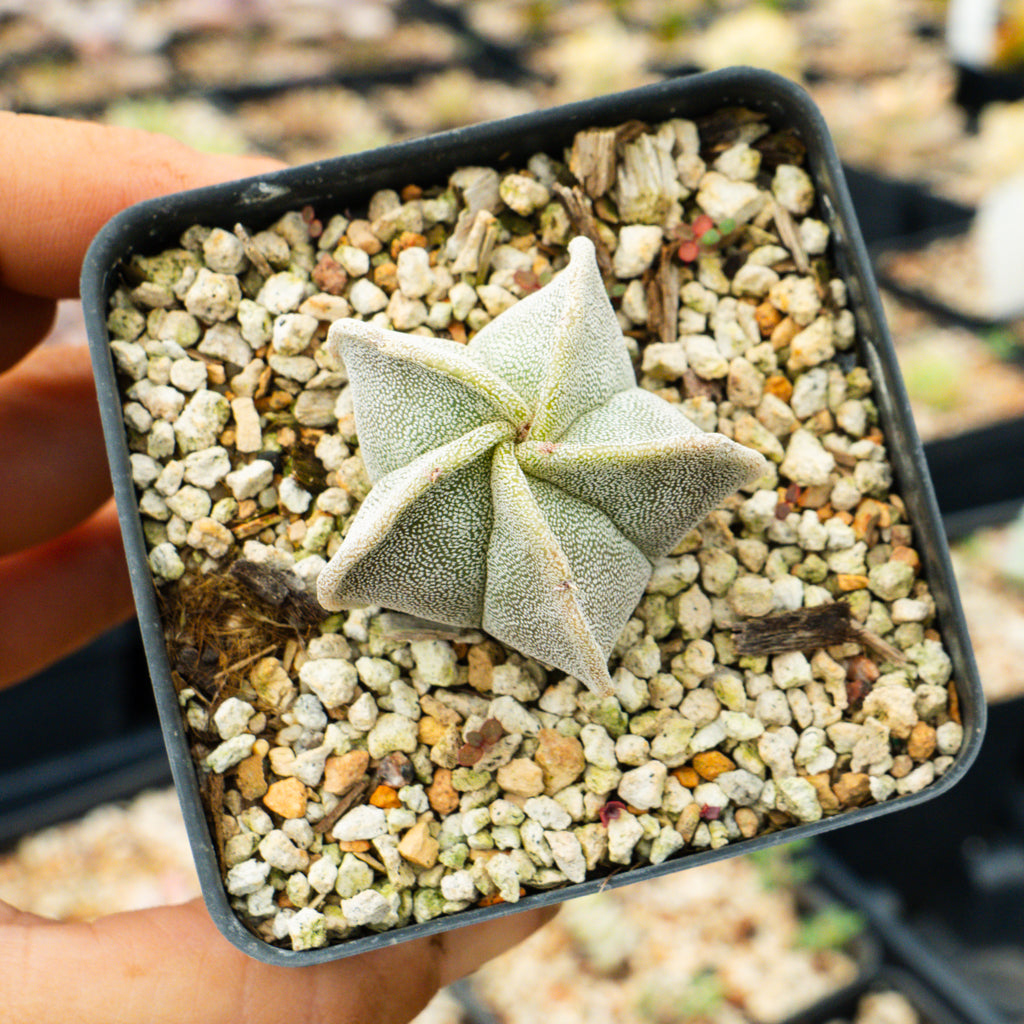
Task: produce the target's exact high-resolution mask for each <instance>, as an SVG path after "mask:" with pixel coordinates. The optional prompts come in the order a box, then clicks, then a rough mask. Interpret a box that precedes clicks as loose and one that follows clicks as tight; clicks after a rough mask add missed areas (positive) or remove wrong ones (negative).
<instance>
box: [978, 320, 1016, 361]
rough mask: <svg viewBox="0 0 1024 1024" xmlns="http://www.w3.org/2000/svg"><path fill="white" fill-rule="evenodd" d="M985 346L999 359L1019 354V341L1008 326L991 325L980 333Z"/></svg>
mask: <svg viewBox="0 0 1024 1024" xmlns="http://www.w3.org/2000/svg"><path fill="white" fill-rule="evenodd" d="M982 340H983V341H984V342H985V345H986V347H987V348H988V349H989V350H990V351H991V352H992V354H993V355H994V356H996V357H997V358H999V359H1010V358H1011V357H1012V356H1017V355H1020V351H1021V342H1020V339H1019V338H1018V337H1017V335H1016V333H1015V332H1014V331H1012V330H1011V329H1010V328H1009V327H993V328H991V330H988V331H986V332H985V333H984V334H983V335H982Z"/></svg>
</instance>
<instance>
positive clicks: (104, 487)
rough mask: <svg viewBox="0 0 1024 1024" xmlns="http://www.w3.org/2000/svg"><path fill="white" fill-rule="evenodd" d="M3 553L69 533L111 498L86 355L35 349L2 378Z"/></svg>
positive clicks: (79, 350)
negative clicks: (68, 531)
mask: <svg viewBox="0 0 1024 1024" xmlns="http://www.w3.org/2000/svg"><path fill="white" fill-rule="evenodd" d="M0 494H2V495H3V515H2V516H0V556H3V555H7V554H10V553H11V552H14V551H21V550H25V549H27V548H30V547H34V546H35V545H36V544H40V543H42V542H44V541H47V540H49V539H50V538H52V537H57V536H59V535H60V534H62V533H64V532H65V531H67V530H70V529H71V527H73V526H74V525H75V524H76V523H79V522H81V521H82V520H83V519H85V518H86V517H87V516H88V515H90V514H91V513H92V512H94V511H95V510H96V509H97V508H99V506H100V505H101V504H102V503H103V502H104V501H105V500H106V499H107V498H108V497H109V495H110V473H109V471H108V469H107V459H106V453H105V449H104V445H103V435H102V432H101V429H100V416H99V410H98V408H97V405H96V390H95V387H94V385H93V378H92V371H91V368H90V365H89V353H88V351H87V350H86V348H85V347H84V346H81V345H75V346H71V345H62V346H59V347H56V346H51V347H48V348H41V349H37V350H36V351H35V352H32V353H30V354H29V355H28V356H26V357H25V359H23V360H22V361H21V362H20V363H19V364H18V365H17V366H16V367H15V368H14V369H13V370H11V371H10V372H8V373H7V374H5V375H3V376H2V377H0Z"/></svg>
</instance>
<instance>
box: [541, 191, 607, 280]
mask: <svg viewBox="0 0 1024 1024" xmlns="http://www.w3.org/2000/svg"><path fill="white" fill-rule="evenodd" d="M551 190H552V192H554V194H555V198H556V199H558V201H559V202H560V203H561V204H562V205H563V206H564V207H565V212H566V213H567V214H569V220H570V221H572V225H573V227H574V228H575V230H576V231H577V232H579V234H581V235H586V236H587V238H589V239H590V240H591V241H592V242H593V243H594V249H595V250H596V253H597V265H598V266H599V267H600V268H601V276H602V277H604V278H605V279H606V280H607V278H609V277H610V276H611V273H612V255H611V253H610V252H609V251H608V246H606V245H605V244H604V241H603V239H602V238H601V235H600V234H599V233H598V230H597V221H596V220H595V219H594V214H593V211H592V210H591V209H590V200H589V199H587V197H586V196H585V195H584V194H583V192H582V191H581V190H580V189H579V188H578V187H575V186H574V187H573V188H567V187H566V186H565V185H562V184H560V183H559V182H557V181H556V182H555V184H554V185H552V186H551Z"/></svg>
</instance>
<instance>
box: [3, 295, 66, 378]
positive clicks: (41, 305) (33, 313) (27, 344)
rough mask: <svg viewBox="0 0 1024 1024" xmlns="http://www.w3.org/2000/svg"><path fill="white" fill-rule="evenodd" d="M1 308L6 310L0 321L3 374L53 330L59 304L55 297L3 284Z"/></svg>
mask: <svg viewBox="0 0 1024 1024" xmlns="http://www.w3.org/2000/svg"><path fill="white" fill-rule="evenodd" d="M0 309H2V310H3V311H4V312H3V321H2V323H0V332H2V341H0V373H3V372H4V370H6V369H8V367H11V366H13V365H14V364H15V363H16V362H17V361H18V360H19V359H21V358H22V357H23V356H24V355H25V353H26V352H28V351H29V349H31V348H32V347H33V346H34V345H38V344H39V342H41V341H42V340H43V338H45V337H46V335H47V334H49V333H50V329H51V328H52V327H53V321H54V319H55V317H56V315H57V304H56V303H55V302H54V301H53V300H52V299H40V298H39V297H38V296H35V295H22V294H21V292H16V291H12V290H11V289H10V288H5V287H4V286H3V285H0Z"/></svg>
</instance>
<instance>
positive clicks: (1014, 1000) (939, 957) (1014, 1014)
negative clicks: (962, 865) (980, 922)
mask: <svg viewBox="0 0 1024 1024" xmlns="http://www.w3.org/2000/svg"><path fill="white" fill-rule="evenodd" d="M941 803H943V801H939V802H938V803H937V804H936V805H935V806H936V807H938V806H939V805H940V804H941ZM947 810H949V808H947ZM954 833H955V830H954ZM877 838H878V837H877V835H874V834H872V835H871V836H870V837H869V841H871V840H877ZM934 838H935V836H934V833H932V832H926V833H924V834H923V835H922V836H921V838H920V841H919V842H918V843H917V844H916V845H915V849H916V850H917V851H918V852H917V853H916V855H913V854H911V855H909V856H908V853H907V849H906V847H905V846H904V845H903V844H901V843H897V844H896V845H895V847H894V848H893V850H892V851H891V854H890V856H891V861H892V864H893V866H894V867H896V865H897V864H898V862H899V861H901V860H902V861H905V862H908V863H909V866H910V868H911V869H912V868H914V867H916V868H917V869H918V873H919V874H921V875H923V876H924V877H925V878H926V879H927V883H926V884H936V883H937V884H939V885H943V886H948V887H953V886H956V885H958V884H959V879H957V878H955V877H953V876H952V875H947V876H946V877H945V878H936V877H935V875H934V874H932V873H931V872H930V871H924V872H922V871H921V868H922V862H923V861H924V860H926V859H927V858H926V857H922V855H921V853H920V851H921V850H924V849H932V848H933V847H932V846H929V845H928V843H929V840H934ZM834 845H835V844H832V843H826V844H821V845H819V846H818V847H817V849H816V851H815V860H816V862H817V865H818V869H819V877H820V878H821V879H822V881H823V882H824V883H825V884H826V885H827V886H828V888H829V889H830V890H831V891H832V892H835V893H837V894H838V895H840V896H841V897H842V898H843V899H844V901H846V902H847V903H849V904H850V905H851V906H853V907H856V909H857V910H859V911H860V912H861V913H862V914H863V915H864V916H865V918H866V919H867V921H868V923H869V925H870V927H871V930H872V933H873V934H874V935H875V936H876V938H877V939H878V941H879V942H880V943H881V944H882V948H883V956H884V959H885V963H886V965H887V967H886V969H884V970H883V972H882V976H883V978H884V977H885V976H886V975H888V974H889V973H890V969H891V967H892V966H895V967H896V969H897V971H898V972H899V975H900V976H909V977H910V978H911V979H912V981H913V983H914V993H918V994H920V995H921V996H922V997H923V999H924V1000H926V1001H925V1002H922V1003H920V1004H917V1005H919V1008H920V1009H922V1010H926V1009H928V1007H929V1005H930V1007H931V1011H930V1012H929V1013H928V1014H927V1015H926V1016H925V1017H924V1019H925V1020H927V1021H931V1020H935V1021H937V1022H942V1021H946V1020H952V1021H963V1022H973V1024H1006V1021H1007V1020H1018V1019H1019V1018H1020V1012H1019V1010H1020V993H1021V988H1020V971H1019V970H1017V971H1015V972H1013V973H1012V974H1008V975H1004V976H1002V977H996V976H995V974H994V973H993V974H992V975H990V977H989V978H987V979H985V978H983V977H979V976H977V975H976V976H971V975H970V972H969V970H965V968H966V967H967V966H968V964H967V961H968V959H969V958H971V957H972V954H973V955H974V956H973V958H974V960H975V962H977V960H978V955H977V954H978V953H979V952H980V958H981V959H982V960H984V959H985V958H986V954H987V953H989V950H986V949H984V948H982V949H981V950H980V951H978V950H972V949H971V948H970V945H969V944H967V943H962V944H960V945H959V947H958V948H950V947H948V946H947V947H946V948H941V949H940V948H938V947H937V946H936V945H935V944H934V943H932V942H929V941H928V940H927V939H926V938H925V937H924V935H923V934H922V931H921V929H920V928H919V927H918V926H917V924H916V923H915V920H914V917H915V911H914V910H913V904H912V903H911V904H908V903H907V902H906V901H905V899H904V893H903V892H902V891H901V890H900V889H899V888H898V886H896V885H891V884H888V883H886V882H883V881H880V879H879V875H878V873H877V871H868V872H867V873H866V874H864V873H861V872H860V865H859V863H857V861H856V859H855V857H856V855H854V859H850V858H848V857H847V856H846V854H845V853H844V852H843V851H836V850H835V849H834V848H833V847H834ZM944 845H945V846H948V847H951V848H956V847H957V845H958V836H957V835H956V834H954V835H952V836H948V837H946V839H945V842H944ZM867 848H868V846H867V843H865V844H864V845H863V846H862V850H866V849H867ZM875 867H876V868H877V864H876V865H875ZM896 870H897V872H898V873H900V874H901V875H904V876H906V875H908V874H909V872H908V871H904V870H903V868H902V867H897V868H896ZM914 888H915V889H916V890H917V891H918V894H919V895H920V893H921V891H922V890H923V889H924V888H925V885H923V884H916V883H915V885H914ZM945 894H946V891H945V890H941V891H939V898H940V899H941V897H942V896H943V895H945ZM932 896H933V897H934V896H935V892H934V891H933V892H932ZM964 896H965V898H966V899H970V898H971V894H970V893H969V892H966V891H965V892H964ZM908 910H909V913H908ZM1004 915H1005V916H1006V917H1007V918H1008V919H1011V920H1012V919H1013V918H1012V915H1013V910H1012V908H1010V907H1009V906H1006V907H1004ZM1016 921H1017V922H1019V921H1020V917H1019V916H1018V917H1017V918H1016ZM992 952H997V951H996V950H992ZM991 960H992V963H991V966H992V968H993V969H994V971H997V970H998V967H999V963H998V956H992V957H991ZM908 994H911V993H908ZM1000 1001H1002V1004H1003V1005H1000ZM915 1003H916V1000H915ZM1007 1004H1008V1005H1007ZM931 1013H934V1014H935V1016H934V1017H933V1016H931Z"/></svg>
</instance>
